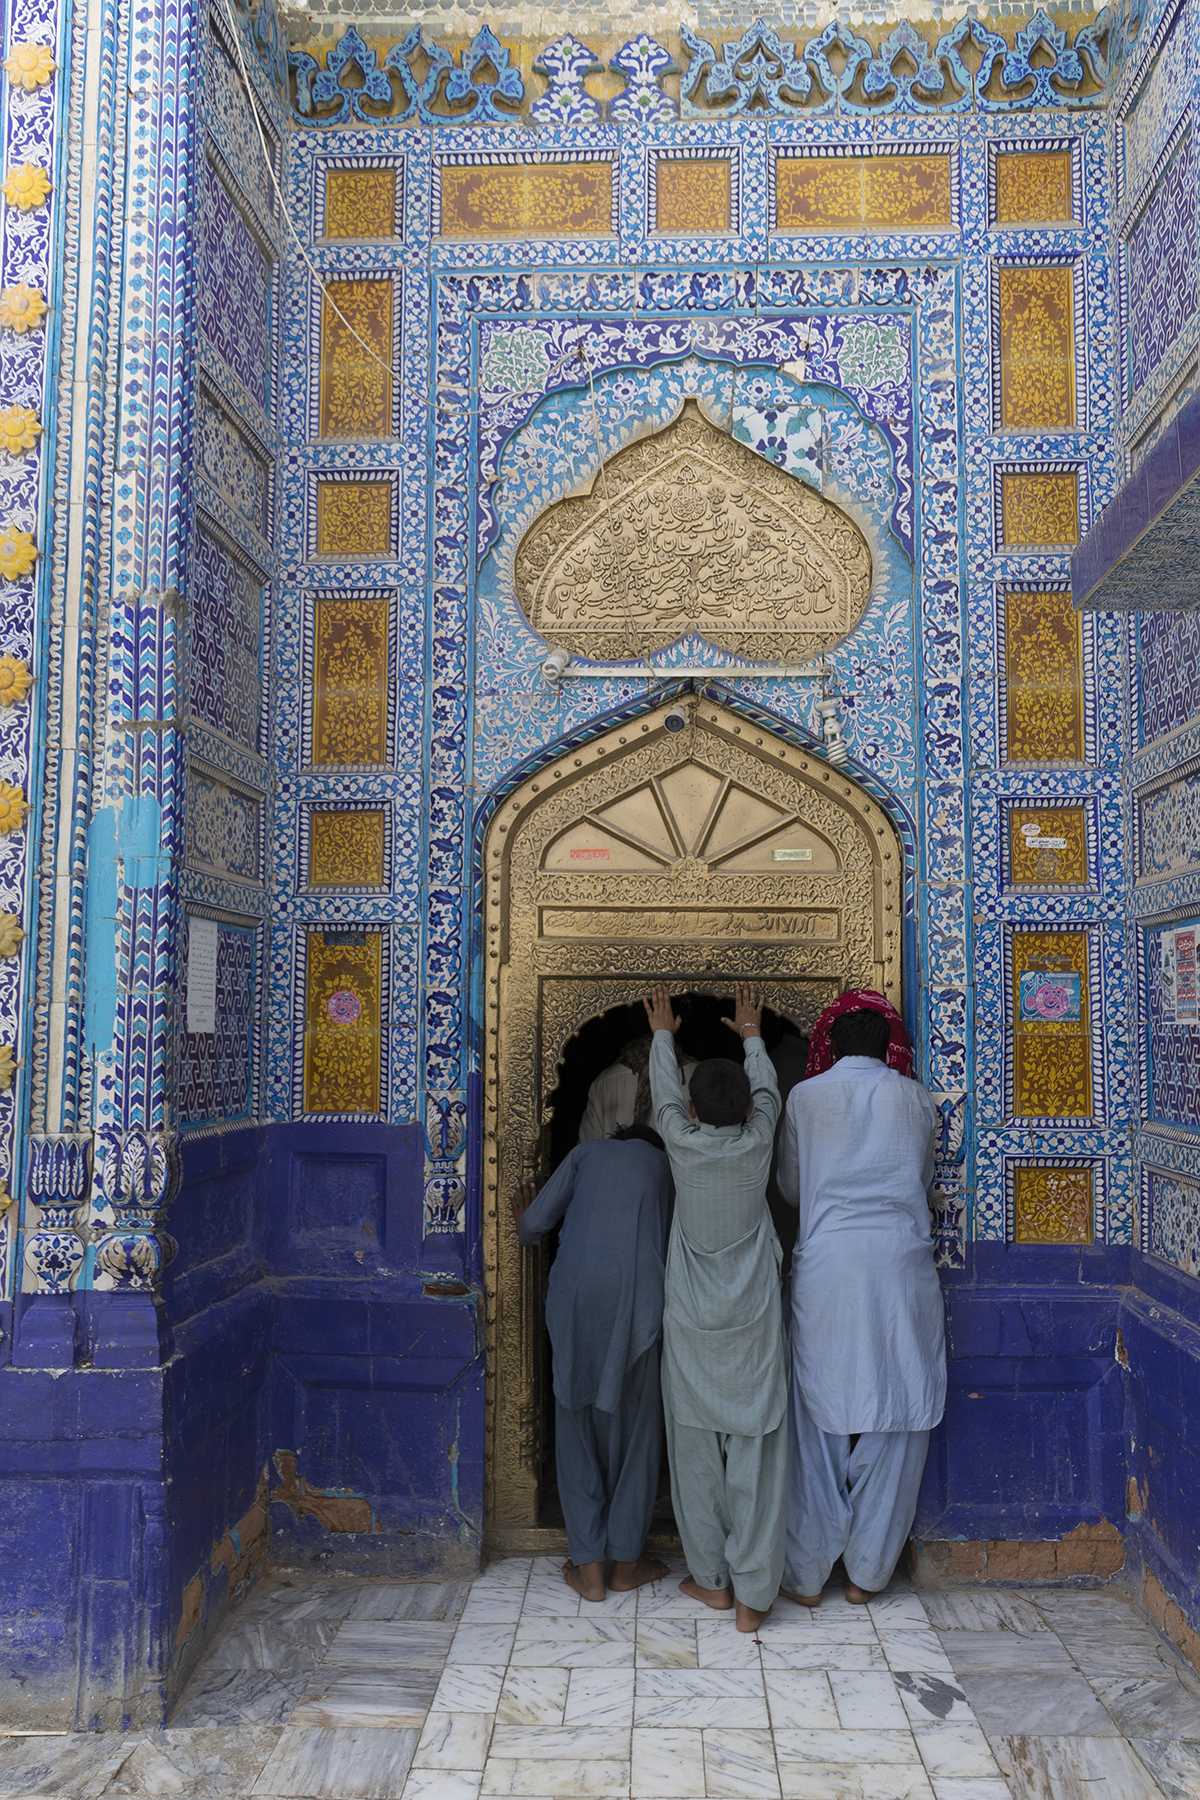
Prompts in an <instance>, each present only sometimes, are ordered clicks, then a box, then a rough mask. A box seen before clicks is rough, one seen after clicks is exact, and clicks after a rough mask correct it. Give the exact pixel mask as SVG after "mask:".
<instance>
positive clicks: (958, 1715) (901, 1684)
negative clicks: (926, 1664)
mask: <svg viewBox="0 0 1200 1800" xmlns="http://www.w3.org/2000/svg"><path fill="white" fill-rule="evenodd" d="M895 1682H896V1692H897V1693H898V1694H899V1696H900V1700H901V1703H902V1704H903V1707H904V1710H905V1712H906V1713H907V1714H908V1716H909V1719H910V1721H911V1722H913V1723H914V1724H925V1723H927V1722H929V1721H931V1720H938V1721H940V1722H941V1723H952V1724H956V1725H957V1724H959V1723H969V1722H970V1721H971V1720H973V1719H974V1717H975V1714H974V1713H973V1712H972V1711H971V1704H970V1702H969V1700H968V1699H967V1696H966V1695H965V1694H964V1693H963V1690H962V1688H961V1687H959V1685H958V1682H957V1680H956V1679H955V1678H953V1677H952V1678H951V1679H950V1680H949V1681H947V1679H946V1678H945V1676H943V1675H910V1674H898V1675H897V1676H896V1677H895Z"/></svg>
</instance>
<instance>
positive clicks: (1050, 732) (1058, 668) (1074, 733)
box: [1004, 593, 1083, 762]
mask: <svg viewBox="0 0 1200 1800" xmlns="http://www.w3.org/2000/svg"><path fill="white" fill-rule="evenodd" d="M1004 638H1005V664H1006V670H1005V672H1006V676H1007V689H1008V732H1007V737H1008V743H1007V755H1008V760H1009V762H1082V761H1083V650H1082V640H1081V637H1080V629H1079V614H1078V613H1077V612H1075V611H1073V609H1072V606H1071V596H1070V594H1062V593H1052V594H1007V595H1005V601H1004Z"/></svg>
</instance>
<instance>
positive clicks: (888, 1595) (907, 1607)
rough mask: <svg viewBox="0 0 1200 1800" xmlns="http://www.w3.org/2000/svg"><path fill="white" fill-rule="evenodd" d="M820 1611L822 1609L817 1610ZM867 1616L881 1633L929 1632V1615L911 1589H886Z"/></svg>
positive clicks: (876, 1598)
mask: <svg viewBox="0 0 1200 1800" xmlns="http://www.w3.org/2000/svg"><path fill="white" fill-rule="evenodd" d="M817 1611H818V1612H819V1611H820V1607H818V1608H817ZM867 1616H868V1618H869V1619H870V1621H871V1623H872V1624H873V1625H874V1626H875V1627H876V1629H877V1630H879V1631H928V1630H929V1629H930V1621H929V1614H928V1613H927V1612H926V1610H925V1608H924V1606H922V1604H921V1597H920V1595H919V1594H917V1593H915V1592H914V1591H913V1589H912V1588H910V1587H894V1588H885V1589H884V1591H883V1593H881V1594H876V1596H875V1598H874V1599H873V1600H872V1601H871V1603H870V1605H869V1606H868V1607H867Z"/></svg>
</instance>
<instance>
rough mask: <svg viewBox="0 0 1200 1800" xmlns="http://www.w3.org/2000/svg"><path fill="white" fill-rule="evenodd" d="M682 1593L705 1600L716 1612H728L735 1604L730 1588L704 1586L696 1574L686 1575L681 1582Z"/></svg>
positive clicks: (691, 1597) (690, 1598)
mask: <svg viewBox="0 0 1200 1800" xmlns="http://www.w3.org/2000/svg"><path fill="white" fill-rule="evenodd" d="M679 1591H680V1593H681V1594H686V1595H687V1597H688V1599H689V1600H703V1602H704V1604H705V1606H711V1607H712V1609H713V1611H714V1612H728V1611H729V1609H730V1607H731V1606H732V1605H733V1595H732V1594H731V1593H730V1591H729V1589H728V1588H702V1587H701V1586H700V1583H699V1582H698V1581H697V1580H696V1578H695V1576H694V1575H688V1576H685V1578H684V1579H683V1580H682V1581H681V1582H680V1584H679Z"/></svg>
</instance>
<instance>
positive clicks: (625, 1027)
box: [539, 993, 808, 1547]
mask: <svg viewBox="0 0 1200 1800" xmlns="http://www.w3.org/2000/svg"><path fill="white" fill-rule="evenodd" d="M671 998H672V1003H673V1005H674V1008H675V1012H676V1014H677V1015H678V1017H679V1018H680V1019H681V1020H682V1021H683V1022H682V1025H681V1026H680V1030H679V1035H678V1039H677V1043H678V1046H679V1049H680V1050H681V1052H682V1053H683V1055H684V1056H685V1057H688V1058H694V1060H695V1061H696V1062H704V1061H705V1060H706V1059H707V1058H708V1057H713V1056H727V1057H731V1058H733V1059H734V1060H736V1059H737V1058H738V1055H739V1052H738V1047H737V1046H738V1039H737V1035H736V1034H735V1033H734V1032H732V1031H731V1030H730V1029H729V1027H728V1026H727V1025H725V1024H723V1023H722V1020H723V1019H724V1018H726V1017H728V1018H732V1016H733V995H732V993H730V994H729V995H728V996H726V997H724V998H722V997H720V996H717V995H713V994H688V993H678V994H672V996H671ZM762 1029H763V1041H764V1043H765V1044H766V1046H767V1050H768V1052H769V1053H770V1055H771V1059H772V1061H773V1063H774V1064H775V1066H776V1078H777V1080H778V1082H779V1088H780V1092H781V1094H782V1095H783V1097H784V1100H785V1102H786V1098H787V1094H788V1093H789V1092H790V1090H791V1088H792V1087H793V1086H794V1085H795V1083H796V1082H797V1081H798V1080H800V1079H801V1076H802V1073H803V1068H804V1060H805V1058H806V1056H807V1053H808V1039H807V1038H805V1037H801V1036H800V1034H799V1031H798V1029H797V1027H796V1026H795V1025H793V1024H792V1022H791V1020H790V1019H787V1018H785V1017H783V1016H782V1015H781V1014H779V1013H775V1012H772V1011H771V1010H770V1009H769V1008H768V1009H765V1010H764V1012H763V1022H762ZM647 1031H648V1028H647V1025H646V1013H645V1009H644V1008H643V1007H642V1006H641V1005H640V1004H639V1005H634V1006H616V1007H613V1008H612V1009H611V1011H609V1012H605V1013H601V1014H600V1015H599V1016H598V1017H597V1018H594V1019H589V1020H588V1021H587V1023H586V1024H585V1025H582V1026H581V1027H580V1029H579V1030H578V1031H577V1032H576V1033H575V1036H574V1037H573V1038H570V1039H569V1040H568V1042H567V1044H566V1047H565V1049H564V1051H563V1058H562V1064H561V1068H560V1072H559V1079H558V1085H557V1086H556V1087H555V1088H554V1090H553V1092H552V1093H551V1094H549V1095H548V1096H547V1098H548V1102H549V1104H550V1106H551V1107H552V1108H553V1116H552V1119H551V1125H550V1142H549V1146H548V1149H549V1156H548V1158H547V1164H546V1170H545V1174H546V1175H547V1176H549V1175H550V1174H551V1173H553V1171H554V1170H555V1169H557V1168H558V1166H559V1164H560V1163H561V1162H563V1161H564V1159H565V1158H566V1157H567V1156H569V1155H570V1153H571V1151H572V1150H573V1149H574V1148H575V1145H576V1144H577V1142H578V1141H579V1127H580V1123H581V1121H582V1119H583V1115H584V1111H585V1108H586V1106H587V1100H588V1090H589V1089H590V1087H591V1085H592V1082H593V1081H594V1080H595V1079H596V1077H597V1076H598V1075H599V1074H601V1073H602V1072H603V1071H604V1070H605V1069H607V1068H608V1067H609V1066H610V1065H611V1064H612V1063H614V1062H615V1061H616V1060H617V1058H618V1056H619V1055H620V1053H621V1051H622V1050H623V1049H624V1047H625V1045H626V1044H628V1043H629V1042H630V1041H631V1039H633V1038H637V1037H640V1036H644V1035H646V1034H647ZM773 1185H774V1184H773V1182H772V1187H773ZM768 1201H769V1203H770V1205H771V1213H772V1216H773V1218H774V1220H775V1229H776V1231H777V1232H778V1233H779V1237H780V1242H781V1244H782V1246H783V1250H784V1259H785V1260H784V1266H785V1270H786V1267H787V1262H788V1260H789V1259H790V1257H791V1250H792V1245H793V1243H794V1242H795V1236H796V1215H795V1213H794V1212H793V1210H792V1209H791V1207H789V1206H787V1205H786V1204H783V1203H781V1201H780V1200H779V1197H778V1195H777V1194H776V1193H773V1192H772V1191H771V1189H769V1190H768ZM556 1249H557V1233H556V1234H555V1235H554V1238H553V1239H552V1240H551V1243H550V1245H549V1247H548V1257H547V1263H546V1268H547V1273H548V1272H549V1269H550V1267H551V1266H552V1264H553V1260H554V1254H555V1251H556ZM543 1366H544V1368H545V1370H546V1390H545V1394H544V1396H543V1404H544V1408H545V1421H546V1429H545V1432H544V1435H543V1442H544V1444H545V1447H546V1448H545V1462H544V1466H543V1469H542V1493H543V1495H544V1496H545V1498H544V1500H543V1503H542V1509H541V1518H540V1521H539V1523H541V1524H542V1525H547V1526H556V1527H558V1528H560V1529H561V1527H562V1524H563V1517H562V1508H561V1506H560V1504H559V1499H558V1484H557V1479H556V1475H555V1465H554V1406H553V1350H552V1347H551V1345H550V1343H549V1339H548V1338H547V1342H546V1346H545V1361H544V1365H543ZM653 1534H654V1537H655V1539H656V1540H657V1541H658V1543H659V1545H660V1547H661V1545H662V1544H663V1543H665V1542H667V1541H669V1540H672V1539H674V1537H675V1519H674V1514H673V1512H672V1510H671V1491H670V1479H669V1473H668V1469H667V1456H666V1447H665V1445H664V1447H663V1457H662V1472H661V1475H660V1479H659V1490H658V1500H657V1503H656V1505H655V1509H654V1525H653Z"/></svg>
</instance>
